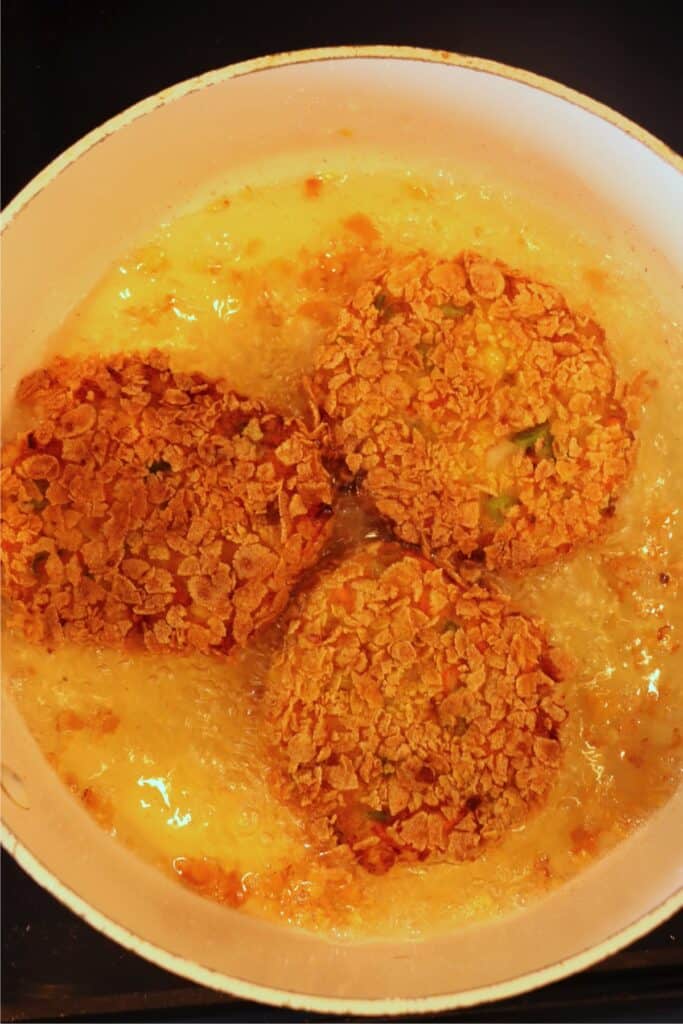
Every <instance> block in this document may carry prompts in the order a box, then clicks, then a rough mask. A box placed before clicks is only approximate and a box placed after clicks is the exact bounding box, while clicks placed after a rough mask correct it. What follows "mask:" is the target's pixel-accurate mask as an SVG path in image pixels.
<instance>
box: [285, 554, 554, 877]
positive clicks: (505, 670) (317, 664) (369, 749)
mask: <svg viewBox="0 0 683 1024" xmlns="http://www.w3.org/2000/svg"><path fill="white" fill-rule="evenodd" d="M558 662H559V658H558V656H557V655H556V654H555V655H554V654H553V652H552V651H551V649H550V647H549V644H548V640H547V637H546V635H545V633H544V631H543V629H542V628H541V626H540V625H539V624H538V623H537V622H535V621H533V620H532V619H529V618H527V617H526V616H524V615H521V614H520V613H519V612H517V611H515V610H514V609H513V608H512V607H511V606H510V604H509V601H508V599H507V598H506V597H505V596H504V595H503V594H502V593H500V592H498V591H494V590H491V589H487V588H484V587H482V586H481V585H480V584H477V583H468V582H466V581H465V579H464V578H462V577H461V576H457V575H456V576H454V577H453V578H449V577H448V576H446V575H445V574H444V573H443V571H442V570H440V569H437V568H436V567H435V566H434V565H433V564H432V563H430V562H428V561H427V560H426V559H424V558H422V557H421V556H418V555H415V554H412V553H406V552H405V551H404V550H402V549H401V548H400V547H399V546H398V545H397V544H387V543H382V542H380V543H375V544H371V545H368V546H366V547H364V548H362V549H361V550H360V551H359V552H358V553H357V554H356V555H354V556H352V557H350V558H348V559H347V560H346V561H345V562H343V563H342V564H341V566H339V567H338V568H337V569H335V570H333V571H331V572H329V573H328V574H326V575H323V577H322V578H321V580H320V581H319V582H318V583H317V585H316V586H315V588H314V589H312V590H311V591H309V592H308V593H307V594H304V595H303V596H302V597H301V598H300V600H299V602H298V604H297V606H296V607H295V608H294V609H293V611H292V616H291V621H290V625H289V628H288V632H287V635H286V638H285V642H284V646H283V649H282V651H281V652H280V653H279V655H278V656H277V657H276V658H275V659H274V662H273V665H272V666H271V669H270V671H269V675H268V680H267V687H266V696H265V701H266V721H267V726H268V729H269V733H270V739H271V741H272V744H273V750H274V756H275V761H276V765H277V768H276V770H275V773H274V784H275V787H276V791H277V792H278V794H279V795H280V796H281V797H282V798H283V799H285V800H287V801H289V802H291V803H293V804H295V805H297V806H299V807H300V808H302V809H304V812H305V813H306V814H307V815H308V816H310V820H311V826H312V831H313V834H314V836H315V838H316V839H317V840H319V841H320V842H321V843H322V844H323V845H329V844H330V843H332V844H334V843H339V844H348V845H349V846H350V847H351V849H352V850H353V852H354V854H355V855H356V857H357V858H358V860H359V861H360V862H361V864H363V866H364V867H366V868H368V870H371V871H373V872H382V871H385V870H387V869H388V868H389V867H390V866H391V865H392V864H393V863H394V862H395V860H396V859H401V860H415V859H425V858H428V857H433V858H448V859H454V860H462V859H469V858H473V857H476V856H477V855H478V854H479V852H480V851H481V850H482V848H483V847H484V845H485V844H486V842H488V841H490V840H494V839H496V838H498V837H500V836H501V835H502V834H503V833H504V832H505V831H506V830H508V829H510V828H511V827H513V826H515V825H517V824H519V822H520V821H522V820H523V819H524V817H525V816H526V815H527V814H528V813H529V811H530V810H531V809H532V808H534V807H535V806H536V805H538V804H539V803H540V802H541V801H542V800H543V799H544V797H545V796H546V794H547V793H548V790H549V788H550V786H551V784H552V782H553V779H554V776H555V773H556V771H557V767H558V763H559V761H560V756H561V745H560V739H559V727H560V726H561V723H562V722H563V721H564V719H565V718H566V711H565V709H564V703H563V699H562V697H561V695H560V693H559V688H558V687H557V686H556V679H557V678H559V669H558V667H557V665H558Z"/></svg>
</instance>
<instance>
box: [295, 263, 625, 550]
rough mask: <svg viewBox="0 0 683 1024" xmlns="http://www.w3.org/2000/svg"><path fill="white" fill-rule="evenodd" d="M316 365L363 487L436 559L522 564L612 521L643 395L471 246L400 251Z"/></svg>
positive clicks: (580, 325)
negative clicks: (436, 252) (458, 250)
mask: <svg viewBox="0 0 683 1024" xmlns="http://www.w3.org/2000/svg"><path fill="white" fill-rule="evenodd" d="M316 365H317V369H316V373H315V376H314V379H313V392H314V396H315V399H316V401H317V402H318V403H319V404H320V406H321V408H322V409H323V410H324V413H325V414H326V415H327V417H329V419H330V421H331V423H332V424H333V428H334V442H335V444H336V446H337V448H338V449H339V451H340V452H341V453H342V455H343V457H344V458H345V461H346V464H347V466H348V468H349V469H350V471H351V472H352V473H353V474H357V475H358V478H359V480H360V481H361V489H362V491H363V492H364V493H365V494H366V495H368V496H369V497H370V498H372V500H373V501H374V503H375V505H376V507H377V509H378V511H379V512H380V513H381V514H382V515H383V516H385V517H386V518H387V519H388V520H390V521H391V523H392V524H393V526H394V529H395V532H396V534H397V535H398V537H399V538H400V539H401V540H404V541H407V542H408V543H411V544H420V545H421V546H422V548H423V550H424V551H425V553H429V554H431V555H432V556H438V557H439V560H440V561H441V560H443V559H446V560H449V561H450V560H456V561H457V560H458V559H459V558H461V557H463V556H464V557H469V556H474V557H475V558H478V559H480V560H483V559H484V558H485V560H486V563H487V565H488V567H489V568H491V569H513V570H522V569H524V568H527V567H530V566H534V565H539V564H543V563H545V562H549V561H551V560H553V559H554V558H557V557H558V556H560V555H564V554H567V553H568V552H570V551H571V550H572V549H573V548H574V547H575V546H576V545H577V544H580V543H582V542H585V541H589V540H593V539H594V538H595V537H596V536H598V535H599V534H600V533H602V531H603V530H604V529H605V527H606V525H607V524H608V522H609V520H610V517H611V516H612V515H613V513H614V506H615V500H616V498H617V495H618V494H619V491H620V489H621V487H622V486H623V484H624V481H625V480H626V478H627V476H628V473H629V469H630V467H631V463H632V457H633V453H634V436H633V432H632V429H631V425H630V418H629V411H630V409H631V407H633V406H634V405H635V403H636V401H637V396H635V395H633V396H629V394H628V393H627V390H626V389H625V388H624V386H623V385H622V384H620V383H619V382H618V380H617V378H616V375H615V371H614V367H613V365H612V362H611V360H610V357H609V354H608V351H607V347H606V342H605V336H604V332H603V331H602V329H601V328H600V327H599V326H598V325H597V324H596V323H595V322H594V321H592V320H591V319H589V318H588V317H587V316H584V315H579V314H575V313H573V312H572V311H571V310H570V309H569V308H568V306H567V303H566V302H565V301H564V299H563V297H562V296H561V295H560V293H559V292H558V291H557V290H556V289H555V288H552V287H550V286H548V285H543V284H538V283H536V282H534V281H532V280H530V279H529V278H528V277H525V276H524V275H523V274H521V273H518V272H517V271H515V270H511V269H510V268H509V267H506V266H504V265H503V264H501V263H492V262H488V261H485V260H483V259H481V258H480V257H479V256H477V255H475V254H468V253H465V254H464V255H461V256H458V257H457V258H456V259H452V260H434V259H431V258H428V257H427V256H424V255H418V256H416V257H410V258H403V259H402V260H399V261H397V262H395V264H394V265H393V267H392V268H391V269H390V270H388V271H387V272H386V273H384V274H382V275H381V276H379V277H377V278H375V279H374V280H372V281H370V282H369V283H367V284H366V285H364V286H362V287H361V288H360V289H359V291H358V292H357V293H356V295H355V297H354V299H353V300H352V301H351V302H350V304H349V305H348V306H347V307H346V308H345V309H344V310H343V311H342V313H341V316H340V318H339V322H338V323H337V325H336V327H335V329H334V332H333V333H332V335H331V336H330V339H329V341H328V342H327V344H326V345H324V346H323V348H322V349H321V350H320V351H319V353H318V355H317V364H316Z"/></svg>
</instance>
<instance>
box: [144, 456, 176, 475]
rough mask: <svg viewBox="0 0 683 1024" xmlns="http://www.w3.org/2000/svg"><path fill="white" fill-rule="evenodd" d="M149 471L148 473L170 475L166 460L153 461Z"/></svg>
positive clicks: (169, 465) (169, 464) (168, 463)
mask: <svg viewBox="0 0 683 1024" xmlns="http://www.w3.org/2000/svg"><path fill="white" fill-rule="evenodd" d="M149 471H150V473H170V472H171V463H170V462H167V461H166V459H155V460H154V462H153V463H152V465H151V466H150V467H149Z"/></svg>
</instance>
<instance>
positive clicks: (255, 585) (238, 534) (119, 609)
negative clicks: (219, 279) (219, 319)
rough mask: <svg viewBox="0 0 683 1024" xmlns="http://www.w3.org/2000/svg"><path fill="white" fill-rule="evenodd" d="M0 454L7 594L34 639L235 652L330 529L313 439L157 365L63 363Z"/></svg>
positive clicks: (29, 399)
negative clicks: (27, 422)
mask: <svg viewBox="0 0 683 1024" xmlns="http://www.w3.org/2000/svg"><path fill="white" fill-rule="evenodd" d="M18 397H19V399H20V401H23V402H26V403H29V404H30V405H31V406H32V407H33V409H34V410H35V412H36V422H35V426H34V427H33V429H32V430H31V431H30V432H28V433H27V434H25V435H23V436H22V437H21V438H19V439H18V440H17V441H16V442H13V443H11V444H10V445H8V446H7V447H6V448H5V449H4V451H3V471H2V496H3V512H2V527H3V538H2V559H3V593H4V595H5V596H6V597H7V598H9V600H10V609H11V620H12V621H14V623H15V624H19V625H20V626H21V627H22V628H23V629H24V631H25V632H26V634H27V635H28V636H29V637H31V638H32V639H35V640H37V641H42V642H44V643H46V644H48V645H51V646H53V645H55V644H56V643H58V642H59V641H60V640H61V639H62V638H63V637H66V638H68V639H69V640H72V641H76V642H97V643H105V644H118V643H120V642H121V641H123V640H134V639H136V638H137V639H141V640H142V641H144V644H145V645H146V646H147V647H148V648H149V649H150V650H153V651H160V650H178V651H182V650H184V649H187V648H195V649H197V650H200V651H214V652H219V653H226V652H228V651H229V650H230V649H231V647H233V645H234V644H239V645H244V644H245V643H246V642H247V641H248V640H249V638H250V637H251V635H252V634H253V633H254V631H255V630H256V629H258V628H259V627H260V626H262V625H263V624H264V623H267V622H269V621H270V620H271V619H273V618H274V617H275V616H276V615H278V613H279V612H280V611H282V609H283V607H284V606H285V604H286V602H287V599H288V597H289V593H290V589H291V587H292V585H293V583H294V581H295V580H296V579H297V576H298V575H299V573H300V572H301V571H302V569H304V568H306V567H307V566H310V565H311V564H312V563H313V562H314V561H315V560H316V558H317V556H318V554H319V552H320V550H321V548H322V546H323V545H324V543H325V541H326V539H327V537H328V536H329V533H330V530H331V516H332V504H331V503H332V488H331V484H330V480H329V477H328V475H327V473H326V471H325V470H324V468H323V466H322V463H321V460H320V455H319V443H318V437H317V434H316V432H315V431H309V430H308V429H307V428H306V427H305V426H304V424H303V423H301V422H299V421H296V420H293V419H287V418H284V417H283V416H281V415H279V414H278V413H276V412H272V411H270V410H268V409H267V408H266V407H265V406H264V405H263V404H262V403H261V402H258V401H253V400H251V399H248V398H244V397H242V396H240V395H238V394H236V393H235V392H234V391H233V390H232V389H231V388H230V386H229V385H228V384H227V383H226V382H225V381H222V380H211V379H209V378H207V377H204V376H203V375H202V374H198V373H193V374H182V373H173V372H172V371H171V370H170V369H169V366H168V362H167V360H166V358H165V357H164V356H162V355H161V354H160V353H154V352H153V353H151V354H150V355H148V356H146V357H144V358H143V357H136V356H130V357H129V356H117V357H113V358H111V359H107V360H106V361H105V360H103V359H99V358H91V359H87V360H85V361H82V362H71V361H66V360H57V361H55V362H54V363H52V364H51V365H50V366H48V367H47V368H46V369H44V370H40V371H38V372H36V373H33V374H31V375H30V376H29V377H27V378H26V379H25V380H24V381H23V382H22V384H21V386H20V389H19V396H18Z"/></svg>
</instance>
